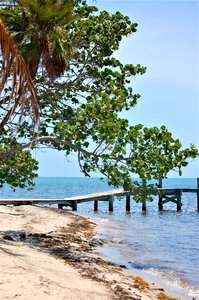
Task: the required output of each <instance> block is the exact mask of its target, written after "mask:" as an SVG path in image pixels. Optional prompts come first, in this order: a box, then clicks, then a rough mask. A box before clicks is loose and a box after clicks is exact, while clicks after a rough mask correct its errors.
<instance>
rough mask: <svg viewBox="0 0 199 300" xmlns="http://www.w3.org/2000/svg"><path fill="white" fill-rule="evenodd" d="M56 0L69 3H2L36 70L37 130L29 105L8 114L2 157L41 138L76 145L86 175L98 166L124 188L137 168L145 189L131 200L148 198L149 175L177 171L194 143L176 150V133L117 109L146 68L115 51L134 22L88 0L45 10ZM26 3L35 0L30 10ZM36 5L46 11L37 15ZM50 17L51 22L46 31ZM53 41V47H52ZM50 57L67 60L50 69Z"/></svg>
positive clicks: (45, 143)
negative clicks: (16, 116) (18, 114)
mask: <svg viewBox="0 0 199 300" xmlns="http://www.w3.org/2000/svg"><path fill="white" fill-rule="evenodd" d="M36 3H37V4H38V5H36ZM58 3H59V5H63V7H64V8H65V7H66V11H67V9H68V6H67V5H68V4H69V2H68V1H55V0H54V1H53V0H51V1H50V0H49V1H47V0H45V1H44V0H43V1H42V0H40V1H39V0H37V1H36V0H34V1H17V4H16V6H14V7H13V6H11V7H9V8H2V9H1V10H0V17H1V18H3V19H4V21H5V22H7V23H6V25H7V26H8V28H9V29H10V31H11V32H12V35H13V38H14V39H15V41H16V43H17V45H18V47H19V48H20V50H21V52H22V53H23V55H24V58H25V61H26V63H27V64H28V67H29V69H30V72H32V74H33V76H34V78H35V79H34V82H35V87H36V90H37V95H38V98H39V103H40V123H41V124H40V130H39V134H38V136H36V137H34V138H32V136H33V129H32V127H31V126H30V124H29V122H28V114H29V112H28V106H27V107H26V116H27V118H26V120H24V121H23V123H21V124H20V125H19V124H18V123H15V122H14V121H13V122H11V123H7V124H6V126H5V127H4V132H3V133H2V134H1V135H0V139H3V138H5V136H8V135H9V139H10V140H12V139H13V141H14V143H17V144H16V145H14V144H13V143H10V145H9V146H8V150H7V151H4V152H3V151H2V152H1V153H0V157H3V158H6V159H8V158H10V157H12V155H15V154H16V155H17V153H18V152H17V151H18V150H19V149H20V151H23V149H25V148H28V147H39V146H41V147H50V148H54V149H57V150H63V151H65V153H66V155H69V154H70V153H71V152H75V153H76V154H77V157H78V161H79V165H80V168H81V170H82V172H83V173H84V174H85V175H87V176H89V175H90V173H91V172H92V171H100V173H101V174H103V175H105V176H106V177H107V178H108V182H109V184H112V185H114V186H123V187H124V189H126V190H129V189H132V188H133V187H135V186H137V185H138V183H134V182H133V181H132V179H131V177H132V174H136V175H137V176H139V177H140V178H141V179H142V180H143V184H142V187H141V189H142V190H143V193H142V192H141V193H140V194H138V196H137V198H136V200H137V201H142V200H143V197H144V198H146V189H147V184H146V183H147V181H148V180H150V179H153V178H160V177H165V176H167V174H168V172H169V171H170V170H177V171H178V172H179V174H180V175H181V168H182V167H184V166H186V165H187V164H188V159H189V158H190V157H191V158H194V157H196V156H197V155H198V150H197V149H196V148H195V146H194V145H191V147H190V148H189V149H188V148H187V149H184V150H182V149H181V143H180V141H179V140H178V139H174V138H173V137H172V134H171V133H170V132H169V131H168V130H167V129H166V128H165V126H162V127H161V128H157V127H153V128H146V127H144V126H143V125H141V124H138V125H135V126H129V122H128V120H127V119H125V118H122V117H121V112H123V111H125V110H130V109H132V108H133V107H134V106H135V105H136V103H137V101H138V100H139V98H140V95H139V94H136V93H134V91H133V88H132V78H133V77H134V76H136V75H143V74H144V73H145V71H146V68H145V67H143V66H141V65H139V64H138V65H133V64H122V63H121V62H120V61H119V60H117V59H116V58H115V57H114V52H115V51H117V50H118V49H119V45H120V41H121V40H122V39H123V38H124V37H128V36H130V35H132V34H134V33H135V32H136V30H137V24H136V23H132V22H131V21H130V19H129V17H127V16H124V15H122V14H121V13H120V12H116V13H114V14H109V13H108V12H106V11H101V12H98V10H97V8H96V7H94V6H89V5H87V3H86V1H74V7H73V8H72V9H71V10H70V14H69V15H64V16H63V15H62V11H61V10H60V11H59V12H58V13H57V14H53V13H52V14H51V13H50V12H49V14H48V13H47V15H45V14H46V12H47V11H48V8H50V7H51V8H52V5H54V6H55V5H58ZM30 4H35V5H34V9H33V8H31V9H32V10H31V13H30V6H31V5H30ZM27 6H29V8H28V9H27ZM41 7H42V9H41ZM60 7H61V6H60ZM33 10H34V14H33V13H32V11H33ZM41 11H43V12H44V11H45V13H43V15H41ZM71 12H72V20H71V19H70V17H71ZM8 16H10V17H8ZM22 16H23V22H21V21H22ZM34 16H36V17H34ZM58 16H60V17H58ZM68 16H69V19H68ZM73 17H74V18H73ZM55 19H56V22H55ZM6 20H7V21H6ZM17 20H18V21H17ZM20 20H21V21H20ZM51 20H52V22H51ZM53 22H54V23H53ZM55 23H56V24H55ZM24 24H25V25H24ZM38 24H39V26H41V25H42V24H45V25H44V28H45V30H44V31H45V34H46V35H44V36H43V35H38V32H37V38H36V39H33V36H34V34H35V31H36V28H40V33H41V32H43V31H42V30H43V27H42V26H41V27H37V26H38ZM48 24H49V26H52V27H50V28H51V30H50V31H48V30H47V29H48ZM52 24H53V25H52ZM24 26H25V28H26V31H23V29H24ZM38 36H39V39H38ZM38 42H39V44H38ZM35 45H37V46H36V47H39V46H38V45H45V47H43V48H42V49H40V52H38V53H39V56H38V57H39V58H37V64H35V65H34V63H33V65H34V67H33V68H32V63H30V61H32V59H33V60H34V57H35V56H34V54H35V53H37V52H35V51H32V52H31V51H30V48H29V47H33V49H34V47H35ZM55 46H56V47H55ZM46 49H47V50H48V51H49V52H48V53H49V55H50V57H51V59H50V60H49V62H51V63H52V65H51V66H52V67H54V69H55V72H54V75H53V76H52V73H51V72H49V69H48V68H47V65H46V64H45V53H46V52H45V51H46ZM55 49H56V51H58V50H59V51H58V52H56V54H54V52H53V51H55ZM26 50H27V51H26ZM41 50H42V51H41ZM50 51H52V52H50ZM57 55H58V56H57ZM56 57H59V58H61V57H62V58H63V59H66V60H67V61H68V64H65V65H64V64H62V63H61V65H62V67H63V69H62V70H61V72H57V71H56V68H57V66H58V65H59V64H58V65H57V64H56V63H55V60H54V59H55V58H56ZM44 67H45V68H44ZM60 76H61V77H60ZM2 109H3V108H2V107H1V108H0V113H2ZM16 136H17V137H16ZM22 140H23V142H22ZM6 180H7V179H5V180H4V182H6ZM7 182H8V181H7ZM139 195H141V196H139ZM149 200H150V199H149Z"/></svg>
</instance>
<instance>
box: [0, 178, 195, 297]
mask: <svg viewBox="0 0 199 300" xmlns="http://www.w3.org/2000/svg"><path fill="white" fill-rule="evenodd" d="M163 186H164V187H176V188H177V187H179V188H180V187H187V188H194V187H196V179H190V178H187V179H183V178H177V179H165V180H164V181H163ZM111 188H112V187H110V186H108V185H107V182H106V180H103V181H101V180H100V179H98V178H77V177H74V178H68V177H66V178H59V177H57V178H51V177H49V178H44V177H43V178H37V179H36V187H35V189H34V190H33V191H30V192H28V191H26V190H22V189H17V191H16V192H12V190H11V189H10V188H9V187H8V186H5V187H4V188H2V189H0V198H66V197H70V196H71V197H72V196H76V195H83V194H89V193H94V192H100V191H105V190H110V189H111ZM196 201H197V198H196V194H195V193H183V195H182V204H183V206H182V210H181V211H180V212H177V211H176V205H175V204H174V203H167V204H165V205H164V210H163V211H161V212H159V211H158V205H157V203H158V200H157V198H156V197H154V201H153V202H151V203H147V211H146V212H142V211H141V204H139V203H138V204H136V203H135V202H134V201H133V199H132V200H131V212H130V213H126V212H125V199H123V198H121V199H117V198H116V199H115V200H114V211H113V212H112V213H109V212H108V203H105V202H100V203H99V205H98V208H99V210H98V212H94V211H93V202H88V203H81V204H78V211H77V213H79V214H81V215H84V216H86V217H89V218H91V219H94V220H95V221H96V222H97V223H98V225H99V226H98V232H97V233H98V236H99V237H101V238H103V239H105V240H106V241H107V243H106V244H105V246H104V247H103V248H102V249H99V251H100V252H101V253H102V254H103V255H105V256H107V257H110V258H111V260H112V261H114V262H115V263H119V264H122V265H126V266H127V267H128V268H132V269H134V270H136V271H137V272H138V273H139V272H141V273H140V274H141V275H142V274H145V275H147V276H149V277H151V278H152V279H153V278H154V279H155V278H157V279H162V280H163V281H164V282H165V283H166V285H167V286H169V287H170V288H171V290H175V289H176V288H178V289H180V291H181V292H182V294H183V295H184V296H185V299H186V298H187V299H192V298H193V297H194V298H195V299H199V223H198V217H199V212H198V211H197V210H196Z"/></svg>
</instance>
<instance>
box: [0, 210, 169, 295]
mask: <svg viewBox="0 0 199 300" xmlns="http://www.w3.org/2000/svg"><path fill="white" fill-rule="evenodd" d="M86 222H89V221H87V220H86V219H85V218H83V217H79V216H78V215H74V214H73V213H69V212H61V211H60V210H57V209H49V208H41V207H35V206H19V207H12V206H7V207H6V206H0V299H1V300H5V299H20V300H34V299H37V300H46V299H48V300H51V299H52V300H62V299H66V300H70V299H73V300H78V299H82V300H84V299H85V300H88V299H93V300H94V299H99V300H103V299H104V300H105V299H123V300H125V299H137V300H138V299H142V300H147V299H148V300H149V299H156V295H157V294H158V293H160V291H157V290H154V289H153V287H151V286H150V287H146V288H142V287H141V286H139V284H137V285H136V284H135V282H134V279H133V277H132V275H129V274H127V273H125V272H124V271H123V270H122V269H121V268H117V267H114V266H111V265H108V264H107V263H106V262H103V261H102V259H101V260H100V262H99V263H97V264H96V263H95V262H93V263H90V261H89V259H92V258H93V259H96V255H94V254H93V253H90V252H89V251H87V250H86V249H89V247H90V246H89V245H88V241H89V239H91V238H92V237H93V232H92V231H93V230H91V229H90V228H89V229H88V228H86V224H87V223H86ZM70 224H73V225H72V226H73V227H76V226H74V224H77V228H73V227H71V228H69V226H70ZM81 226H84V227H81ZM92 226H93V227H94V225H91V228H92ZM68 228H69V231H71V230H72V229H73V230H74V233H73V234H72V235H69V233H68V232H67V230H68ZM81 228H83V229H81ZM76 229H77V231H75V230H76ZM8 230H13V231H19V230H25V231H26V232H27V233H28V235H29V234H47V235H51V237H53V239H54V240H53V241H54V242H55V244H56V247H57V248H58V249H65V247H69V246H70V245H72V247H73V248H72V249H73V250H74V249H76V250H75V251H76V252H75V253H80V255H82V257H83V258H86V259H87V260H88V262H89V263H87V262H86V260H85V261H84V260H83V261H82V262H81V261H80V262H77V263H76V262H75V261H72V262H71V261H70V259H68V258H67V259H63V257H62V258H61V257H60V258H58V257H57V256H56V255H52V254H50V253H49V249H50V248H49V244H48V248H46V247H41V245H40V244H39V245H33V244H31V242H30V240H28V241H27V240H26V239H25V240H21V241H12V240H6V239H4V238H3V236H4V235H5V232H6V231H8ZM67 237H68V238H67ZM73 238H74V239H73ZM56 239H57V240H56ZM65 239H66V240H67V239H68V240H67V241H66V242H67V243H65ZM69 239H70V240H69ZM52 247H54V244H52ZM67 249H68V248H67ZM50 250H51V249H50ZM73 250H72V251H73ZM87 252H88V253H87ZM62 253H64V251H63V252H62ZM71 253H73V252H71ZM64 255H65V254H64ZM168 299H171V298H168ZM165 300H166V298H165Z"/></svg>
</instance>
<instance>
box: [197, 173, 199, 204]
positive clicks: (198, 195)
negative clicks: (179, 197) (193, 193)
mask: <svg viewBox="0 0 199 300" xmlns="http://www.w3.org/2000/svg"><path fill="white" fill-rule="evenodd" d="M197 189H199V177H198V178H197ZM197 210H199V191H197Z"/></svg>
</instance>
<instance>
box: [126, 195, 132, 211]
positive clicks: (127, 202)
mask: <svg viewBox="0 0 199 300" xmlns="http://www.w3.org/2000/svg"><path fill="white" fill-rule="evenodd" d="M130 210H131V197H130V193H128V194H126V211H130Z"/></svg>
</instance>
